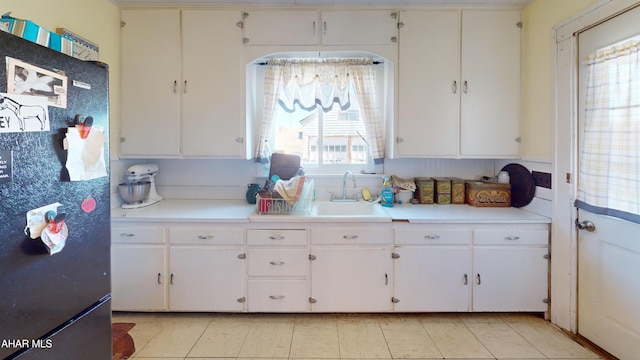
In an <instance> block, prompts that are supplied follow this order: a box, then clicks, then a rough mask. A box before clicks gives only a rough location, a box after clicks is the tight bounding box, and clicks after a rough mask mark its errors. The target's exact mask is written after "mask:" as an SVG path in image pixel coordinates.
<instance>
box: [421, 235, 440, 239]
mask: <svg viewBox="0 0 640 360" xmlns="http://www.w3.org/2000/svg"><path fill="white" fill-rule="evenodd" d="M424 238H425V239H427V240H438V239H440V235H425V236H424Z"/></svg>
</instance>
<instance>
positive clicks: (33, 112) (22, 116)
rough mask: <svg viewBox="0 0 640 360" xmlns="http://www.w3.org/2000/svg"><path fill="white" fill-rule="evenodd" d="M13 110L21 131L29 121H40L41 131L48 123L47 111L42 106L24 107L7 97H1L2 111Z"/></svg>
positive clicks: (0, 106)
mask: <svg viewBox="0 0 640 360" xmlns="http://www.w3.org/2000/svg"><path fill="white" fill-rule="evenodd" d="M3 109H9V110H11V111H12V112H13V113H14V114H15V115H16V117H17V118H18V121H19V122H20V130H22V131H24V123H25V121H26V120H27V119H37V120H38V121H40V130H44V125H45V124H46V122H47V111H46V109H45V108H44V107H42V106H40V105H22V104H20V103H18V102H17V101H15V100H13V99H11V98H8V97H6V96H0V110H3Z"/></svg>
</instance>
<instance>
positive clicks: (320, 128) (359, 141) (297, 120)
mask: <svg viewBox="0 0 640 360" xmlns="http://www.w3.org/2000/svg"><path fill="white" fill-rule="evenodd" d="M359 109H360V108H359V105H358V102H357V99H356V98H355V96H351V101H350V106H349V108H348V109H344V110H343V109H341V108H340V106H339V105H338V104H336V103H334V104H333V107H332V109H331V110H329V111H327V112H324V111H322V110H319V109H318V108H316V109H314V110H311V111H307V110H304V109H301V108H300V107H299V106H296V110H295V111H294V112H287V111H286V110H284V109H283V108H282V106H279V107H278V111H277V113H276V124H275V134H274V139H273V141H272V144H273V146H272V149H273V150H274V151H276V152H281V153H286V154H296V155H299V156H300V158H301V164H302V166H303V167H305V168H309V167H312V168H318V166H320V167H322V166H327V165H360V166H364V165H367V164H368V163H369V159H370V157H369V156H368V145H367V142H366V140H365V139H366V127H365V124H364V122H363V120H362V118H361V117H360V111H359ZM350 168H353V166H351V167H350Z"/></svg>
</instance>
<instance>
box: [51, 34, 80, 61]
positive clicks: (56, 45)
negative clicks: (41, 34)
mask: <svg viewBox="0 0 640 360" xmlns="http://www.w3.org/2000/svg"><path fill="white" fill-rule="evenodd" d="M74 45H75V40H73V39H72V38H69V37H66V36H64V35H60V34H58V33H54V32H51V35H50V38H49V48H50V49H53V50H55V51H58V52H61V53H63V54H67V55H69V56H73V47H74Z"/></svg>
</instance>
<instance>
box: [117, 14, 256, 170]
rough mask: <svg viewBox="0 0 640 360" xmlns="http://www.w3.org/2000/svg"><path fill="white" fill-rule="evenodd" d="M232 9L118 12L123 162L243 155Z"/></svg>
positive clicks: (239, 75) (238, 59) (238, 43)
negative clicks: (138, 159) (133, 159)
mask: <svg viewBox="0 0 640 360" xmlns="http://www.w3.org/2000/svg"><path fill="white" fill-rule="evenodd" d="M240 14H241V13H240V12H239V11H237V10H183V11H180V10H174V9H153V10H146V9H145V10H139V9H135V10H134V9H131V10H123V11H122V21H123V28H122V74H123V76H122V117H121V141H122V144H121V147H120V148H121V155H122V156H123V157H152V158H153V157H157V158H160V157H215V158H218V157H219V158H244V154H245V141H244V137H245V135H244V134H245V121H244V118H243V114H244V111H243V104H244V103H243V101H242V99H243V98H244V94H243V92H242V89H243V86H242V79H243V74H244V67H243V64H242V43H241V41H240V36H241V34H240V32H241V29H240V27H239V26H237V24H236V23H237V22H238V20H239V19H240Z"/></svg>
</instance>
